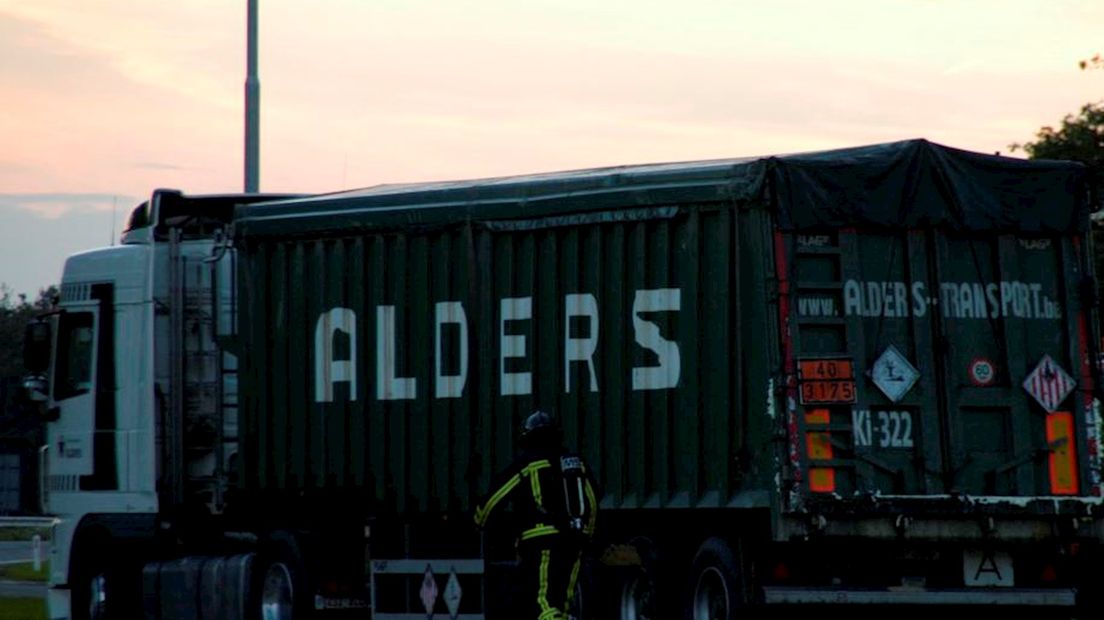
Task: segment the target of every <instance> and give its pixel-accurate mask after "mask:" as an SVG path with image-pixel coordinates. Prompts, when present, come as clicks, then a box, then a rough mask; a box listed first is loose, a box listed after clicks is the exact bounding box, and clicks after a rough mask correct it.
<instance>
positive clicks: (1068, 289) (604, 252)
mask: <svg viewBox="0 0 1104 620" xmlns="http://www.w3.org/2000/svg"><path fill="white" fill-rule="evenodd" d="M1088 204H1089V203H1088V194H1087V185H1086V174H1085V170H1084V169H1083V167H1082V166H1080V165H1078V164H1074V163H1069V162H1054V161H1025V160H1019V159H1012V158H1006V157H1000V156H994V155H984V154H978V153H972V152H967V151H963V150H957V149H953V148H948V147H945V146H941V145H938V144H934V143H931V142H928V141H925V140H909V141H903V142H895V143H888V144H880V145H873V146H864V147H858V148H850V149H842V150H833V151H825V152H815V153H805V154H795V155H786V156H777V157H760V158H749V159H731V160H716V161H701V162H687V163H670V164H654V165H636V166H623V167H613V168H601V169H588V170H578V171H569V172H560V173H548V174H534V175H527V176H515V177H505V178H493V179H483V180H473V181H455V182H440V183H414V184H402V185H381V186H377V187H371V188H367V189H363V190H356V191H345V192H340V193H333V194H322V195H310V196H292V197H273V196H256V195H237V196H234V195H230V196H189V195H185V194H182V193H180V192H176V191H168V190H159V191H156V192H154V194H153V196H152V198H151V199H150V200H149V201H147V202H145V203H143V204H142V205H140V206H139V207H138V208H137V209H136V210H135V211H134V214H133V215H132V216H131V218H130V223H129V226H128V227H127V229H126V230H125V232H124V233H123V234H122V243H121V244H120V245H118V246H115V247H111V248H104V249H99V250H93V251H91V252H87V253H83V254H77V255H75V256H72V257H70V258H69V259H68V260H67V261H66V263H65V267H64V272H63V275H62V282H61V296H60V300H59V303H58V304H57V309H56V311H55V312H53V313H51V314H49V315H47V316H43V317H41V318H40V319H38V320H37V321H35V322H34V323H32V324H31V325H29V326H28V328H27V338H26V345H25V357H26V365H27V367H28V369H29V370H30V371H31V374H30V375H29V376H28V380H27V382H26V384H27V387H28V390H29V392H30V393H31V394H32V396H33V397H34V398H35V399H37V401H38V402H39V403H40V405H39V411H40V415H43V416H45V420H46V425H47V436H48V441H47V444H46V445H45V446H43V448H42V450H41V453H40V456H41V459H42V464H41V471H42V479H41V481H42V491H43V502H44V508H45V510H46V511H48V512H49V513H50V514H53V515H55V516H56V525H55V526H54V528H53V532H52V536H51V550H50V588H49V593H48V603H49V608H50V617H51V618H53V619H60V618H78V619H87V618H97V619H98V618H119V617H122V618H129V617H145V618H149V619H151V620H152V619H162V620H170V619H201V618H202V619H212V618H220V619H221V618H234V619H238V618H256V617H261V618H265V619H268V618H280V619H289V618H294V619H301V618H308V617H310V618H313V617H321V618H326V617H356V618H368V617H370V618H374V619H376V620H413V619H415V618H422V617H433V616H437V617H448V618H453V619H463V620H477V619H480V618H485V617H486V618H494V617H495V614H496V612H497V613H499V614H500V615H499V616H498V617H508V616H506V615H505V614H507V613H508V612H503V611H500V609H501V608H502V607H508V606H509V601H510V600H511V597H513V596H514V594H515V593H516V591H517V590H518V589H519V588H520V587H521V585H519V584H518V583H516V580H513V579H512V578H511V575H512V570H513V569H514V568H515V567H516V562H515V561H514V559H515V558H514V555H513V548H512V540H511V536H510V534H509V532H507V531H504V530H503V531H499V530H492V531H488V532H485V533H479V532H478V531H476V530H475V528H474V527H473V524H472V519H471V513H472V510H473V508H474V506H475V504H476V502H477V501H478V498H479V497H480V496H481V494H483V493H484V492H486V491H487V490H488V487H489V484H490V480H491V478H492V476H493V475H494V474H495V473H496V472H497V471H499V470H501V469H503V468H504V467H505V466H506V465H507V464H508V463H509V462H510V460H511V458H512V455H513V453H514V450H515V447H516V444H517V439H518V433H517V431H518V429H519V426H520V424H521V421H522V420H524V418H525V416H527V415H528V414H529V413H530V412H531V411H533V410H534V409H538V408H539V409H544V410H548V411H552V412H554V414H555V415H556V417H557V418H558V420H559V421H560V424H561V426H562V430H563V433H564V437H565V441H566V443H567V444H568V445H569V446H570V447H571V448H573V449H575V450H577V451H578V453H579V454H580V455H581V456H582V457H583V459H584V460H585V462H586V463H587V464H588V465H589V467H590V468H591V471H592V473H593V475H594V476H595V478H596V480H597V482H598V486H599V487H600V489H601V498H600V506H601V511H600V514H599V517H598V535H597V538H596V540H595V543H594V545H593V548H592V549H590V550H589V551H588V553H587V561H586V564H585V567H584V571H583V577H582V578H581V579H580V581H579V587H578V590H577V591H576V592H575V593H574V598H575V606H574V611H573V613H574V614H575V615H576V617H581V618H619V619H622V620H631V619H637V618H671V617H678V616H680V615H682V616H683V617H687V618H691V619H693V620H705V619H718V618H719V619H724V620H728V619H731V618H736V617H739V616H742V615H744V614H746V613H749V612H752V611H754V610H757V609H762V608H773V607H778V608H780V609H783V610H785V609H791V610H800V609H809V608H816V607H821V606H834V605H840V606H848V607H850V608H873V609H878V610H887V609H898V608H914V607H919V608H924V607H926V606H939V607H941V608H953V609H960V608H978V607H980V606H989V605H1000V606H1005V608H1007V609H1009V610H1013V609H1015V610H1029V611H1031V610H1034V611H1035V612H1036V613H1038V614H1041V615H1046V616H1047V617H1054V616H1056V615H1061V614H1076V613H1082V614H1088V615H1093V614H1098V613H1100V609H1101V607H1102V604H1101V600H1100V593H1099V589H1100V588H1099V587H1098V584H1099V583H1100V578H1101V565H1102V562H1101V542H1102V538H1104V511H1102V507H1101V503H1102V497H1101V463H1100V432H1101V428H1100V410H1099V409H1100V407H1099V401H1098V397H1097V393H1098V392H1097V389H1098V385H1099V377H1098V372H1099V371H1098V369H1097V366H1096V364H1095V360H1096V357H1097V351H1096V343H1097V339H1098V328H1097V324H1096V310H1095V295H1094V291H1095V280H1094V273H1093V261H1092V251H1093V250H1092V247H1091V239H1090V236H1089V226H1088V222H1089V214H1088V211H1089V208H1088Z"/></svg>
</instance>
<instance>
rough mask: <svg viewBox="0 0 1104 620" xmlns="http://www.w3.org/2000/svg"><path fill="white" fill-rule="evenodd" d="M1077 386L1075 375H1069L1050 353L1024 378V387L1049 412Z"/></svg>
mask: <svg viewBox="0 0 1104 620" xmlns="http://www.w3.org/2000/svg"><path fill="white" fill-rule="evenodd" d="M1075 387H1077V383H1076V382H1074V380H1073V377H1071V376H1069V374H1067V373H1066V371H1065V370H1062V367H1061V366H1059V365H1058V364H1057V363H1055V361H1054V360H1053V359H1051V358H1050V356H1049V355H1044V356H1043V359H1042V360H1040V361H1039V365H1038V366H1036V367H1035V370H1032V371H1031V372H1030V373H1028V375H1027V378H1026V379H1024V382H1023V389H1025V390H1027V393H1028V394H1031V395H1032V396H1034V397H1035V400H1036V401H1038V403H1039V404H1040V405H1042V407H1043V409H1046V410H1047V411H1048V412H1050V411H1054V410H1055V409H1057V408H1058V405H1060V404H1062V401H1063V400H1065V399H1066V397H1067V396H1069V394H1070V392H1072V391H1073V388H1075Z"/></svg>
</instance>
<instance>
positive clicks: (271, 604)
mask: <svg viewBox="0 0 1104 620" xmlns="http://www.w3.org/2000/svg"><path fill="white" fill-rule="evenodd" d="M258 568H259V572H258V573H257V577H258V579H259V581H257V582H254V583H256V584H257V590H256V592H257V594H256V596H257V609H258V611H259V612H260V613H259V614H258V616H259V617H260V620H304V619H305V618H307V617H308V616H309V614H310V608H309V606H308V600H309V598H310V589H309V588H308V587H307V580H306V573H305V572H304V571H305V569H304V568H303V561H302V555H301V554H300V553H299V545H298V544H297V543H296V540H295V537H294V536H293V535H292V534H291V533H289V532H284V531H280V532H274V533H273V534H272V536H271V539H270V540H269V541H268V543H267V544H266V545H265V548H264V550H263V552H262V556H261V562H260V564H259V566H258Z"/></svg>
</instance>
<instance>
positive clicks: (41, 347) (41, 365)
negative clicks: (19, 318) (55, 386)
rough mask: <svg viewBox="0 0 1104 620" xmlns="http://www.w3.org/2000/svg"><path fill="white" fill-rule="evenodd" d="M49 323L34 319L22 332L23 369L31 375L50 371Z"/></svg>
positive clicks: (44, 320) (50, 331)
mask: <svg viewBox="0 0 1104 620" xmlns="http://www.w3.org/2000/svg"><path fill="white" fill-rule="evenodd" d="M52 331H53V330H51V328H50V321H49V320H46V319H35V320H33V321H31V322H30V323H27V327H26V328H25V329H24V330H23V367H24V368H26V369H27V372H29V373H31V374H33V375H44V374H46V373H47V372H49V370H50V345H51V344H52V341H53V338H52V336H53V333H52Z"/></svg>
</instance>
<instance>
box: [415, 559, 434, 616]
mask: <svg viewBox="0 0 1104 620" xmlns="http://www.w3.org/2000/svg"><path fill="white" fill-rule="evenodd" d="M418 594H419V595H420V598H421V599H422V605H424V606H425V610H426V615H427V616H431V617H432V616H433V607H434V605H436V604H437V594H438V590H437V579H436V578H434V577H433V569H432V568H430V566H429V564H426V569H425V577H424V578H422V589H421V590H419V592H418Z"/></svg>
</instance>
